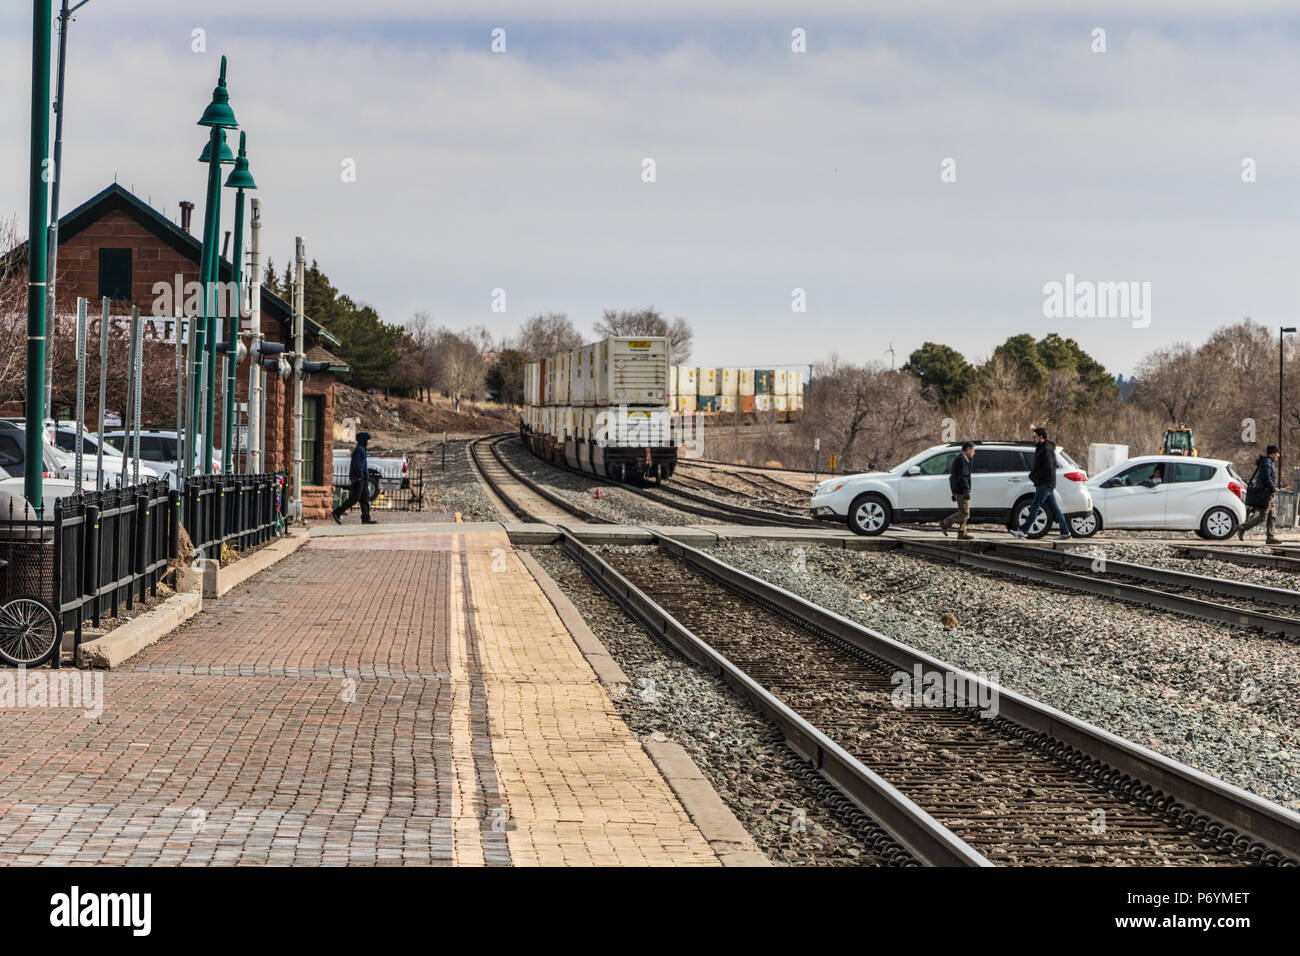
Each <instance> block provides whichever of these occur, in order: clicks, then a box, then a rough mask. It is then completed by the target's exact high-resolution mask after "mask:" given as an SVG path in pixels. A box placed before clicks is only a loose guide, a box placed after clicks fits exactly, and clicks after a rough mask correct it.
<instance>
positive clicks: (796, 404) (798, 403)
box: [790, 392, 803, 412]
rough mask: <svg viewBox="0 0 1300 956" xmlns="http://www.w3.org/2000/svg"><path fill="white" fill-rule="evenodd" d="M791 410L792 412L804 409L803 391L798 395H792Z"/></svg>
mask: <svg viewBox="0 0 1300 956" xmlns="http://www.w3.org/2000/svg"><path fill="white" fill-rule="evenodd" d="M790 411H792V412H801V411H803V392H800V393H799V394H798V395H791V396H790Z"/></svg>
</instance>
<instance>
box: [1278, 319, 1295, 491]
mask: <svg viewBox="0 0 1300 956" xmlns="http://www.w3.org/2000/svg"><path fill="white" fill-rule="evenodd" d="M1294 331H1295V326H1292V325H1287V326H1282V327H1280V328H1279V329H1278V332H1277V450H1278V456H1277V465H1278V468H1277V483H1278V487H1279V488H1280V487H1281V486H1282V368H1283V362H1284V359H1285V353H1284V352H1283V350H1282V336H1283V334H1285V333H1287V332H1294ZM1298 490H1300V489H1298Z"/></svg>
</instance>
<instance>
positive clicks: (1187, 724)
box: [708, 543, 1300, 809]
mask: <svg viewBox="0 0 1300 956" xmlns="http://www.w3.org/2000/svg"><path fill="white" fill-rule="evenodd" d="M1107 547H1108V551H1107V553H1109V554H1112V556H1113V557H1114V558H1116V559H1120V558H1121V551H1120V548H1118V547H1116V546H1113V545H1111V546H1107ZM1122 547H1123V548H1124V549H1133V548H1147V547H1151V546H1147V545H1133V544H1127V545H1124V546H1122ZM708 550H709V551H710V553H712V554H714V555H715V556H716V557H718V558H720V559H722V560H724V561H726V562H728V563H729V564H732V565H734V566H736V567H738V568H741V569H743V570H746V571H749V572H750V573H752V574H755V575H757V576H759V577H762V578H764V579H766V580H769V581H771V582H773V583H775V584H778V585H780V586H781V587H784V588H786V589H788V590H790V591H793V592H794V593H796V594H799V595H801V596H802V597H804V598H807V599H808V600H811V601H814V602H816V603H818V604H820V605H822V606H824V607H826V608H829V609H831V610H833V611H837V612H839V613H841V614H844V615H845V616H846V617H849V618H851V619H853V620H855V621H858V622H860V623H862V624H864V625H866V626H868V627H871V628H873V629H875V630H878V631H880V632H881V633H883V634H885V635H887V636H889V637H892V638H894V639H896V640H900V641H903V642H905V643H907V644H911V645H912V646H914V647H917V648H920V649H922V650H925V651H927V652H929V653H931V654H934V655H935V656H937V657H939V658H941V659H943V660H944V661H946V662H947V663H950V664H952V665H954V666H956V667H960V668H964V669H966V670H970V671H976V672H982V673H985V674H988V675H990V676H993V675H995V674H996V680H997V681H998V682H999V683H1001V684H1003V685H1004V686H1006V687H1008V688H1010V689H1012V690H1016V691H1020V692H1021V693H1024V694H1027V695H1028V696H1030V697H1033V698H1034V699H1036V700H1039V701H1041V702H1043V703H1045V704H1049V705H1051V706H1053V707H1057V708H1059V709H1060V710H1063V711H1065V712H1066V713H1068V714H1071V715H1072V716H1075V717H1078V718H1080V719H1082V720H1086V721H1089V722H1091V723H1094V724H1097V725H1098V726H1100V727H1103V728H1105V729H1107V730H1109V731H1111V732H1113V733H1116V734H1119V735H1120V736H1123V737H1126V738H1127V739H1129V740H1132V741H1134V742H1135V743H1139V744H1142V745H1144V746H1147V747H1150V748H1151V749H1153V750H1156V751H1158V752H1160V753H1163V754H1165V755H1166V756H1169V757H1171V758H1173V759H1175V760H1179V761H1182V762H1184V763H1186V764H1189V765H1190V766H1193V767H1196V768H1197V769H1200V770H1202V771H1204V772H1206V773H1209V774H1211V775H1213V776H1216V777H1220V778H1222V779H1224V780H1226V781H1228V782H1229V783H1233V784H1236V785H1237V786H1240V787H1242V788H1243V789H1246V790H1249V791H1251V792H1253V793H1256V794H1259V795H1260V796H1263V797H1266V798H1268V799H1271V800H1274V801H1277V802H1278V803H1281V804H1283V805H1285V806H1288V807H1290V808H1292V809H1300V731H1298V730H1297V728H1300V645H1297V644H1296V643H1294V642H1290V641H1286V640H1283V639H1280V638H1272V637H1265V636H1263V635H1260V634H1256V633H1253V632H1250V631H1246V630H1243V629H1240V628H1231V627H1226V626H1221V625H1215V624H1209V623H1205V622H1201V621H1195V620H1191V619H1188V618H1184V617H1179V616H1177V615H1174V614H1170V613H1161V612H1156V611H1151V610H1148V609H1144V608H1139V607H1135V606H1131V605H1125V604H1122V603H1119V602H1114V601H1110V600H1107V599H1105V598H1098V597H1093V596H1089V595H1082V594H1072V593H1069V592H1066V591H1058V590H1054V589H1049V588H1045V587H1038V586H1032V585H1026V584H1023V583H1020V582H1012V581H1007V580H1003V579H998V578H995V577H993V576H991V575H988V574H983V573H977V572H975V571H972V570H971V569H968V568H959V567H955V566H949V565H943V564H939V563H934V562H929V561H925V560H922V559H919V558H913V557H910V556H904V555H899V554H897V553H893V552H850V551H844V550H840V549H832V548H817V547H803V546H791V545H781V544H766V543H757V544H724V545H718V546H714V547H712V548H709V549H708ZM1122 553H1123V554H1129V555H1131V556H1133V557H1136V556H1137V552H1136V551H1133V552H1130V551H1128V550H1125V551H1123V552H1122ZM1148 563H1151V562H1148ZM1226 568H1232V569H1233V571H1232V572H1230V573H1229V572H1226V570H1225V573H1224V575H1223V576H1237V577H1240V574H1239V572H1241V571H1243V570H1248V569H1244V568H1239V567H1237V566H1236V565H1227V566H1225V569H1226ZM1199 573H1208V572H1207V569H1204V568H1202V569H1200V571H1199ZM1260 583H1264V582H1263V581H1261V582H1260ZM944 614H951V615H953V616H954V617H955V619H956V622H957V626H955V627H952V628H948V627H945V626H944V625H943V624H942V623H941V617H942V615H944Z"/></svg>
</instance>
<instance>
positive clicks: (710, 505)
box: [500, 435, 825, 528]
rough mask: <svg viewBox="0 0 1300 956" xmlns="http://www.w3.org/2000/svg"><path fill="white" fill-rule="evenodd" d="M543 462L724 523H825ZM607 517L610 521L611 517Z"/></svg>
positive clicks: (815, 525)
mask: <svg viewBox="0 0 1300 956" xmlns="http://www.w3.org/2000/svg"><path fill="white" fill-rule="evenodd" d="M510 437H511V436H509V435H503V436H500V438H501V440H509V439H510ZM516 437H517V436H516ZM521 447H522V445H521ZM539 461H540V459H539ZM544 464H547V465H549V466H550V467H552V468H559V469H561V470H563V471H567V472H571V473H572V474H575V475H580V476H581V477H583V478H586V479H587V480H589V481H593V482H598V483H601V484H608V485H612V486H614V487H616V488H622V489H624V490H626V491H628V492H629V493H631V494H634V495H638V496H639V497H642V498H645V499H647V500H648V501H653V502H654V503H655V504H658V505H662V506H663V507H665V508H671V509H673V510H674V511H680V512H684V513H686V514H693V515H698V516H700V517H702V518H709V519H710V520H713V521H718V522H721V523H723V524H747V525H770V526H775V527H782V528H788V527H796V528H824V527H825V525H824V524H823V523H822V522H819V521H816V520H815V519H813V518H812V517H805V516H802V515H790V514H780V513H778V512H775V511H767V510H764V509H761V508H751V507H747V506H745V505H737V504H730V503H728V502H725V501H719V500H718V499H716V498H711V497H709V496H707V495H702V494H697V493H695V492H691V491H687V490H685V489H683V488H671V487H669V486H668V485H658V486H655V487H646V486H644V485H637V484H633V483H632V482H625V481H618V480H617V479H614V478H600V477H598V476H596V475H592V474H589V473H588V472H585V471H580V470H578V469H576V468H570V467H569V466H568V465H557V464H554V463H553V462H544ZM515 474H516V476H518V477H519V478H520V480H521V481H524V482H525V483H529V484H532V485H533V488H534V490H536V491H538V492H539V493H541V492H542V491H543V490H544V489H542V487H541V486H540V485H539V484H537V483H535V482H533V481H532V479H529V478H525V477H523V476H522V475H520V473H519V472H518V471H515ZM670 480H671V479H670ZM606 520H607V521H608V519H606Z"/></svg>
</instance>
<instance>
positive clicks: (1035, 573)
mask: <svg viewBox="0 0 1300 956" xmlns="http://www.w3.org/2000/svg"><path fill="white" fill-rule="evenodd" d="M899 547H900V548H901V549H902V550H903V551H905V552H907V553H909V554H916V555H920V556H921V557H926V558H931V559H934V560H938V561H948V562H951V563H952V564H962V565H966V566H968V567H972V568H976V569H978V570H981V571H989V572H991V573H994V574H1004V575H1009V576H1012V577H1019V578H1024V579H1026V580H1029V581H1034V582H1036V583H1038V584H1047V585H1050V586H1052V587H1063V588H1068V589H1070V590H1074V591H1081V592H1083V593H1085V594H1094V595H1097V596H1099V597H1107V598H1113V599H1115V600H1118V601H1125V602H1128V603H1130V604H1137V605H1141V606H1143V607H1154V608H1158V609H1160V610H1162V611H1172V612H1173V613H1175V614H1182V615H1185V616H1187V617H1194V618H1197V619H1199V620H1202V621H1210V622H1212V623H1215V624H1228V625H1232V626H1234V627H1245V628H1258V629H1260V630H1262V631H1264V632H1265V633H1267V634H1283V635H1286V636H1287V637H1300V618H1291V617H1284V616H1282V615H1278V614H1269V613H1267V612H1264V611H1252V610H1249V609H1246V608H1239V607H1233V606H1232V605H1229V604H1219V603H1218V602H1215V601H1207V600H1204V599H1203V598H1195V597H1189V596H1187V595H1184V594H1174V593H1172V592H1169V591H1161V590H1159V589H1158V588H1148V587H1143V586H1141V585H1138V584H1125V583H1124V582H1122V581H1110V580H1107V579H1106V578H1104V577H1102V576H1100V575H1099V574H1097V573H1090V574H1075V573H1073V572H1071V571H1066V570H1063V569H1060V568H1052V567H1044V566H1043V565H1041V564H1027V563H1025V562H1024V561H1018V560H1014V559H1012V558H1006V557H997V556H994V555H989V554H985V553H982V552H978V551H968V550H959V549H957V548H950V547H947V546H945V545H942V544H938V543H930V542H921V541H908V540H903V539H900V540H899ZM1000 547H1006V546H1005V545H1003V546H1000ZM1031 550H1039V551H1041V552H1042V553H1044V554H1045V553H1047V552H1046V549H1031ZM1079 557H1080V558H1081V556H1079ZM1081 560H1087V562H1088V564H1089V567H1091V561H1092V559H1082V558H1081ZM1115 563H1116V564H1118V563H1119V562H1115ZM1110 566H1111V564H1110V562H1108V563H1107V567H1110ZM1134 567H1145V566H1144V565H1135V566H1134ZM1153 570H1154V569H1153ZM1169 573H1171V574H1177V573H1180V572H1169ZM1192 577H1195V575H1192ZM1203 580H1216V581H1221V580H1223V579H1221V578H1216V579H1203ZM1272 590H1277V589H1272Z"/></svg>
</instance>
